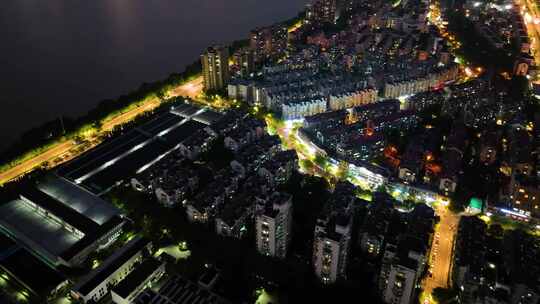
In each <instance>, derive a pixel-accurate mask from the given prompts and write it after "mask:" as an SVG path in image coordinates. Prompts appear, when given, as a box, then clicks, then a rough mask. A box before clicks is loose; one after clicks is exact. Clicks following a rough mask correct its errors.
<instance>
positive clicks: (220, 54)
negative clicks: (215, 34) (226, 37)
mask: <svg viewBox="0 0 540 304" xmlns="http://www.w3.org/2000/svg"><path fill="white" fill-rule="evenodd" d="M201 63H202V70H203V79H204V89H205V90H206V91H213V90H221V89H223V88H225V87H227V83H228V82H229V49H228V48H227V47H224V46H219V45H217V46H213V47H209V48H208V49H207V50H206V51H205V52H204V54H202V55H201Z"/></svg>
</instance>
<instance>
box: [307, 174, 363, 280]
mask: <svg viewBox="0 0 540 304" xmlns="http://www.w3.org/2000/svg"><path fill="white" fill-rule="evenodd" d="M356 201H357V198H356V197H355V196H354V186H352V185H351V184H350V183H338V184H337V185H336V188H335V190H334V193H333V194H332V197H331V199H330V201H329V202H328V203H327V204H326V207H325V208H324V210H323V213H322V216H321V217H319V219H317V224H316V226H315V233H314V239H313V267H314V270H315V275H316V276H317V277H318V278H319V279H320V280H321V282H322V283H323V284H332V283H334V282H336V281H337V280H338V279H340V278H345V276H346V268H347V261H348V258H349V252H350V243H351V234H352V229H353V214H354V205H355V202H356Z"/></svg>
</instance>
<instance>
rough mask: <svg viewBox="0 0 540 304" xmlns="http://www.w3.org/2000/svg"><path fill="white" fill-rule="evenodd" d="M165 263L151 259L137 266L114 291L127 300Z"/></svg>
mask: <svg viewBox="0 0 540 304" xmlns="http://www.w3.org/2000/svg"><path fill="white" fill-rule="evenodd" d="M162 264H163V263H162V262H161V261H158V260H157V259H154V258H150V259H147V260H145V261H144V262H142V263H141V265H139V266H137V267H136V268H135V270H133V271H132V272H131V273H130V274H128V275H127V277H125V278H124V279H123V280H122V281H121V282H120V283H118V285H116V286H115V287H114V288H113V291H114V292H115V293H116V294H118V295H119V296H121V297H123V298H127V297H128V296H129V295H130V294H131V293H132V292H133V291H134V290H135V289H137V287H139V286H140V285H141V284H142V283H143V282H144V281H145V280H146V279H147V278H148V277H149V276H151V275H152V274H153V273H154V272H155V271H156V270H157V269H158V268H159V267H160V266H161V265H162Z"/></svg>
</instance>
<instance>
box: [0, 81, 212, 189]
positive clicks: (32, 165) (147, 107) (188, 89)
mask: <svg viewBox="0 0 540 304" xmlns="http://www.w3.org/2000/svg"><path fill="white" fill-rule="evenodd" d="M201 92H202V77H197V78H195V79H193V80H191V81H189V82H187V83H185V84H183V85H181V86H178V87H177V88H174V89H172V90H171V91H170V92H169V93H168V94H167V97H175V96H188V97H192V98H195V97H197V96H199V95H200V93H201ZM160 103H161V101H160V100H159V99H158V98H154V99H151V100H149V101H148V102H146V103H145V104H144V105H141V106H139V107H135V108H133V109H130V110H129V111H127V112H124V113H122V114H119V115H117V116H115V117H113V118H111V119H110V120H108V121H105V122H103V125H102V127H101V130H100V132H98V133H96V134H93V135H92V136H91V137H90V138H87V139H86V140H87V141H88V142H90V143H91V144H90V145H88V144H77V143H76V142H75V141H73V140H67V141H64V142H61V143H58V144H57V145H55V146H53V147H51V148H49V149H47V150H46V151H44V152H42V153H41V154H39V155H38V156H35V157H33V158H30V159H28V160H26V161H24V162H22V163H21V164H19V165H17V166H14V167H13V168H11V169H9V170H6V171H4V172H2V173H0V185H3V184H5V183H7V182H9V181H11V180H14V179H17V178H18V177H20V176H22V175H24V174H26V173H28V172H30V171H32V170H34V169H36V168H38V167H40V166H41V165H43V164H44V163H47V165H48V168H53V167H56V166H58V165H60V164H62V163H64V162H66V161H68V160H71V159H73V158H75V157H77V156H79V155H80V154H82V153H84V152H86V151H88V150H89V149H91V148H93V147H95V146H96V145H97V144H99V143H100V142H101V140H100V137H101V136H102V135H103V134H104V133H106V132H108V131H111V130H112V129H113V128H114V127H116V126H119V125H122V124H124V123H126V122H129V121H131V120H133V119H134V118H135V117H137V116H138V115H140V114H142V113H144V112H147V111H151V110H153V109H155V108H156V107H157V106H159V105H160ZM60 157H61V158H62V159H59V158H60ZM57 160H58V161H57ZM53 161H54V163H53Z"/></svg>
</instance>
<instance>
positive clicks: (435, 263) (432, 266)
mask: <svg viewBox="0 0 540 304" xmlns="http://www.w3.org/2000/svg"><path fill="white" fill-rule="evenodd" d="M436 212H437V215H438V216H439V217H440V222H439V224H438V225H437V227H436V228H435V235H434V236H433V242H432V244H431V252H430V256H429V260H428V267H429V273H431V275H429V274H428V276H427V277H426V278H425V279H424V282H423V286H422V287H423V291H424V300H423V302H424V303H425V304H428V303H433V299H432V297H431V293H432V292H433V289H435V288H437V287H442V288H448V287H450V286H449V282H450V279H451V273H450V271H451V265H452V259H453V247H454V240H455V237H456V233H457V227H458V223H459V219H460V217H459V215H456V214H454V213H452V212H450V211H448V210H447V208H446V207H445V206H443V205H442V204H441V205H439V206H438V207H437V209H436Z"/></svg>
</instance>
